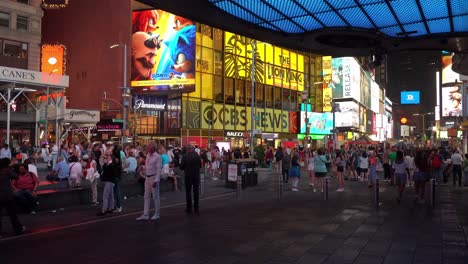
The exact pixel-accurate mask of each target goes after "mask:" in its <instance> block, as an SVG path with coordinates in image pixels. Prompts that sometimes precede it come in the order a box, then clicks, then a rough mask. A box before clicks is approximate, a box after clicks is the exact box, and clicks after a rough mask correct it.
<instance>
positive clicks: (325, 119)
mask: <svg viewBox="0 0 468 264" xmlns="http://www.w3.org/2000/svg"><path fill="white" fill-rule="evenodd" d="M306 117H307V120H308V123H307V124H306V123H305V119H306ZM300 121H301V133H306V127H307V126H309V129H310V130H309V133H310V134H319V135H327V134H331V130H332V129H333V114H332V113H316V112H304V111H301V120H300Z"/></svg>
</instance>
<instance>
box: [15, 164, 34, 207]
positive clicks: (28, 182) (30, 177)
mask: <svg viewBox="0 0 468 264" xmlns="http://www.w3.org/2000/svg"><path fill="white" fill-rule="evenodd" d="M11 186H12V187H13V192H14V193H15V198H16V200H17V202H18V204H19V205H20V206H21V208H23V209H24V210H25V211H26V212H28V213H31V212H33V211H34V208H35V207H36V204H37V195H36V190H37V187H38V186H39V181H38V179H37V176H36V175H35V174H34V173H32V172H29V171H28V168H27V167H26V165H24V164H20V165H19V166H18V178H17V179H14V180H12V181H11Z"/></svg>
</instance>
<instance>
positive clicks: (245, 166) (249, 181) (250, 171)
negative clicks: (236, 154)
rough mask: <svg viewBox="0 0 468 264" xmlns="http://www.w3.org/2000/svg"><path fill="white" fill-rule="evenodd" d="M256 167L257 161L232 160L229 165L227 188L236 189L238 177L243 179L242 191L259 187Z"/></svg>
mask: <svg viewBox="0 0 468 264" xmlns="http://www.w3.org/2000/svg"><path fill="white" fill-rule="evenodd" d="M256 167H257V160H255V159H238V160H230V161H229V163H228V164H227V177H226V188H231V189H236V188H237V179H238V177H241V182H242V189H244V188H245V187H247V186H255V185H257V183H258V176H257V171H256Z"/></svg>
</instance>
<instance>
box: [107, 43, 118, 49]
mask: <svg viewBox="0 0 468 264" xmlns="http://www.w3.org/2000/svg"><path fill="white" fill-rule="evenodd" d="M118 46H119V44H114V45H112V46H110V47H109V48H111V49H113V48H117V47H118Z"/></svg>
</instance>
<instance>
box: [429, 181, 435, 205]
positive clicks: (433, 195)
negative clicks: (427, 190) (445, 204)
mask: <svg viewBox="0 0 468 264" xmlns="http://www.w3.org/2000/svg"><path fill="white" fill-rule="evenodd" d="M430 182H431V184H430V187H431V207H432V208H434V207H435V192H436V183H435V179H431V181H430Z"/></svg>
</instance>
